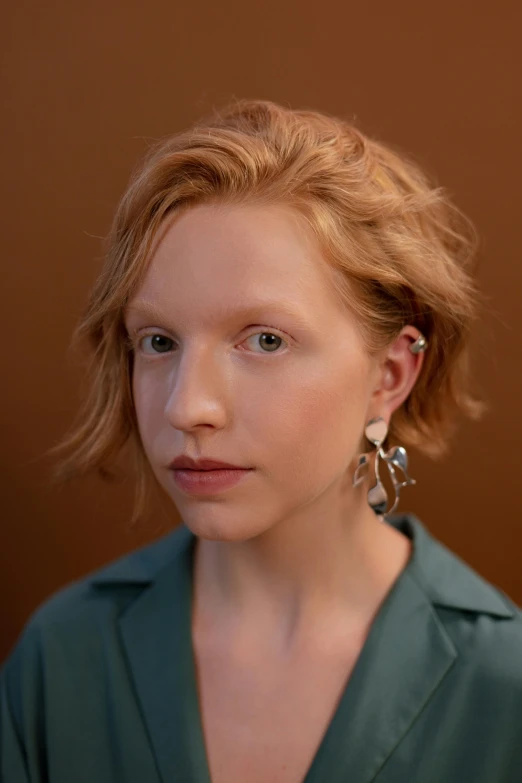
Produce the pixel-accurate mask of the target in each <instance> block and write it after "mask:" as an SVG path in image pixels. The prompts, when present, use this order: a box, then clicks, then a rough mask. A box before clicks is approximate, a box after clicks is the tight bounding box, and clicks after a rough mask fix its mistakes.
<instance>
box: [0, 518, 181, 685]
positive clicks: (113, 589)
mask: <svg viewBox="0 0 522 783" xmlns="http://www.w3.org/2000/svg"><path fill="white" fill-rule="evenodd" d="M191 535H192V534H191V533H190V532H189V531H188V530H187V528H186V527H184V526H180V527H179V528H176V530H174V531H173V532H171V533H169V534H168V535H166V536H163V537H162V538H160V539H158V540H155V541H153V542H151V543H149V544H146V545H145V546H142V547H140V548H138V549H135V550H133V551H131V552H129V553H127V554H125V555H123V556H121V557H119V558H117V559H116V560H113V561H112V562H109V563H106V564H105V565H103V566H101V567H100V568H98V569H96V570H94V571H92V572H90V573H88V574H86V575H85V576H83V577H81V578H79V579H77V580H75V581H73V582H70V583H68V584H66V585H64V586H63V587H62V588H60V589H59V590H57V591H55V592H54V593H52V594H51V595H50V596H48V598H46V599H45V600H44V601H43V602H42V603H41V604H40V605H39V606H38V607H37V608H36V609H35V610H34V611H33V612H32V614H31V615H29V617H28V619H27V621H26V623H25V625H24V627H23V629H22V632H21V633H20V635H19V637H18V639H17V640H16V643H15V645H14V647H13V649H12V650H11V652H10V654H9V656H8V658H7V660H6V661H5V662H4V664H3V673H6V672H9V673H10V674H13V673H15V671H16V670H18V669H20V667H33V668H34V667H35V666H37V664H38V661H39V659H40V658H41V656H42V655H43V654H45V652H47V651H48V650H49V649H50V648H53V647H54V648H56V644H57V642H58V641H59V642H60V643H64V642H67V640H70V641H71V643H72V641H73V640H74V644H75V646H77V647H81V645H82V644H85V646H86V648H89V646H92V644H93V643H95V641H94V640H95V639H96V638H99V634H94V635H93V634H92V631H93V629H94V630H97V631H100V630H101V628H102V627H103V626H107V625H110V624H111V623H113V622H114V620H115V619H116V618H117V617H118V616H119V615H120V614H121V613H122V612H123V611H124V610H125V609H126V607H127V606H128V605H129V604H130V603H132V601H133V600H135V598H136V597H137V596H138V595H139V594H140V593H141V592H142V591H143V590H144V589H146V588H147V586H148V585H149V584H151V583H152V582H153V581H154V579H155V577H156V576H157V574H158V573H159V572H160V571H161V570H162V569H163V568H164V567H166V566H167V565H168V564H169V563H171V562H172V561H173V559H175V557H176V554H177V553H178V552H181V551H183V549H184V547H185V546H186V545H187V544H188V542H189V540H190V537H191Z"/></svg>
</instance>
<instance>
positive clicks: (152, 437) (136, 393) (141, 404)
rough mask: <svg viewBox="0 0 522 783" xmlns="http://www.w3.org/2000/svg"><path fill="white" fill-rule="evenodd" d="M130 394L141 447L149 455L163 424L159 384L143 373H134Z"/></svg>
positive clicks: (162, 407)
mask: <svg viewBox="0 0 522 783" xmlns="http://www.w3.org/2000/svg"><path fill="white" fill-rule="evenodd" d="M132 394H133V401H134V408H135V411H136V418H137V420H138V427H139V431H140V436H141V440H142V443H143V447H144V449H145V451H146V452H147V454H148V456H149V457H151V456H152V451H153V449H154V445H155V443H156V440H157V438H158V436H159V434H160V432H161V429H162V427H164V426H165V424H164V402H163V403H162V401H161V399H160V394H161V386H158V384H157V383H156V384H154V383H151V382H150V378H149V379H148V378H147V376H146V375H145V374H140V373H136V374H135V375H134V377H133V380H132Z"/></svg>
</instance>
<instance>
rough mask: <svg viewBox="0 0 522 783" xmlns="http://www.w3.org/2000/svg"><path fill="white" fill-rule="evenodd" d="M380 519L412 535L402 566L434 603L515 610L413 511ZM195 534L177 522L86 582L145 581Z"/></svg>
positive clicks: (185, 552) (502, 612) (183, 553)
mask: <svg viewBox="0 0 522 783" xmlns="http://www.w3.org/2000/svg"><path fill="white" fill-rule="evenodd" d="M383 524H391V525H393V526H394V527H395V528H396V529H398V530H400V531H401V532H403V533H404V534H405V535H407V536H408V537H409V538H410V539H411V540H412V542H413V548H412V554H411V557H410V561H409V562H408V564H407V566H406V568H407V569H408V571H409V572H410V575H411V576H413V577H414V578H415V579H416V581H417V582H418V584H419V586H420V587H421V588H422V589H423V591H424V592H425V593H426V595H427V596H428V598H429V600H430V601H431V602H432V604H433V605H434V606H442V607H448V608H450V609H459V610H464V611H471V612H479V613H480V612H483V613H487V614H492V615H495V616H497V617H514V616H515V611H514V607H513V604H512V602H511V601H510V599H509V598H508V597H507V596H506V595H505V594H504V593H503V592H502V591H501V590H500V589H499V588H497V587H495V586H493V585H492V584H490V583H489V582H487V581H486V580H485V579H484V578H483V577H481V576H480V575H479V574H478V573H477V572H476V571H474V570H473V569H472V568H471V567H470V566H469V565H468V564H467V563H465V562H464V561H463V560H462V559H461V558H460V557H459V556H458V555H457V554H455V553H454V552H452V551H451V550H450V549H448V548H447V547H446V546H445V545H444V544H443V543H442V542H441V541H439V540H438V539H437V538H436V537H435V536H434V535H432V534H431V533H430V532H429V531H428V530H427V528H426V527H425V526H424V524H423V523H422V522H421V521H420V520H419V519H418V518H417V517H416V516H415V515H414V514H400V515H397V514H395V515H393V516H392V517H390V518H389V519H388V520H387V521H386V522H384V523H383ZM195 538H196V537H195V535H194V534H193V533H192V531H190V530H189V529H188V528H187V527H186V526H185V525H184V524H181V525H180V526H179V527H178V528H176V529H175V530H174V531H172V532H170V533H168V534H167V535H165V536H163V537H162V538H160V539H158V540H156V541H153V542H152V543H150V544H147V545H146V546H144V547H141V548H140V549H137V550H135V551H133V552H131V553H129V554H127V555H124V556H123V557H120V558H119V559H117V560H115V561H113V562H112V563H109V564H108V565H106V566H104V567H102V568H101V569H98V570H97V571H95V572H93V574H92V575H91V576H90V577H89V582H90V583H91V584H93V585H97V586H109V585H117V584H128V585H136V586H139V585H142V586H146V585H149V584H151V583H153V582H154V581H155V580H156V579H157V577H158V575H159V574H160V573H161V572H162V571H163V570H164V569H165V568H167V567H169V566H171V565H172V564H173V563H174V562H175V561H176V559H177V558H180V557H181V558H185V559H186V558H188V557H190V556H191V553H192V548H193V544H194V542H195Z"/></svg>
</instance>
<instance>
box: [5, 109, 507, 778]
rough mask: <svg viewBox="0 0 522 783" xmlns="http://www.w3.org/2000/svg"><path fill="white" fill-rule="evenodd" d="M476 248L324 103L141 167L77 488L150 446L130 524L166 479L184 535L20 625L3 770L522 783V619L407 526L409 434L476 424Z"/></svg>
mask: <svg viewBox="0 0 522 783" xmlns="http://www.w3.org/2000/svg"><path fill="white" fill-rule="evenodd" d="M474 255H475V235H474V233H473V229H472V228H471V227H470V224H469V222H468V221H467V220H466V219H465V218H464V217H463V216H462V215H461V213H460V212H459V211H458V210H457V209H456V208H455V207H454V206H452V204H451V203H450V202H449V200H448V198H447V197H446V195H445V193H444V192H443V191H442V190H441V189H440V188H435V187H433V186H432V185H431V184H430V182H429V181H428V178H427V177H426V176H425V175H424V174H423V173H422V172H420V171H419V169H418V167H417V166H416V165H415V164H413V163H412V162H410V161H408V160H406V159H405V158H404V157H403V156H402V155H399V154H397V153H395V152H393V151H391V150H390V149H388V148H387V147H385V146H384V145H382V144H380V143H378V142H376V141H374V140H371V139H369V138H367V137H366V136H365V135H363V134H362V133H361V132H360V131H359V130H357V129H356V128H355V127H353V126H352V125H351V124H349V123H348V122H345V121H342V120H338V119H336V118H333V117H330V116H326V115H323V114H319V113H315V112H310V111H292V110H290V109H287V108H283V107H281V106H278V105H277V104H274V103H271V102H266V101H238V102H235V103H234V104H232V105H231V106H229V107H228V108H226V109H225V110H224V111H222V112H220V113H216V114H215V115H214V116H213V117H211V118H209V119H207V120H205V121H202V122H200V123H199V124H197V125H195V126H194V127H192V128H190V129H189V130H187V131H186V132H184V133H180V134H177V135H174V136H172V137H169V138H166V139H164V140H162V141H161V142H160V143H159V144H158V145H157V146H156V147H155V148H154V149H153V150H152V151H151V152H150V153H149V155H148V156H147V159H146V161H145V163H144V164H143V166H142V167H141V169H140V170H139V171H137V172H136V174H135V175H134V177H133V179H132V182H131V183H130V185H129V187H128V189H127V191H126V193H125V195H124V196H123V199H122V201H121V204H120V206H119V209H118V211H117V214H116V217H115V220H114V224H113V227H112V230H111V233H110V236H109V241H108V248H107V258H106V263H105V267H104V269H103V272H102V274H101V276H100V278H99V280H98V281H97V283H96V285H95V287H94V289H93V291H92V292H91V297H90V302H89V304H88V308H87V311H86V313H85V316H84V318H83V320H82V322H81V324H80V326H79V329H78V333H77V334H78V336H79V337H86V338H87V339H88V340H89V342H90V345H91V347H92V349H93V353H92V356H93V358H92V363H91V365H90V374H91V375H90V377H91V392H90V394H89V395H88V396H87V397H86V402H85V407H84V409H83V411H82V412H81V418H80V421H79V423H78V426H77V427H76V429H75V430H74V431H73V432H72V433H71V434H70V436H69V437H68V438H67V439H66V441H65V442H64V444H63V445H62V448H63V449H64V450H65V451H66V452H67V455H68V456H67V457H65V458H63V461H62V474H63V475H72V474H73V473H74V472H81V471H85V470H87V469H92V468H96V469H98V470H99V471H102V473H103V475H105V474H106V466H107V465H108V463H109V461H110V458H111V457H112V456H113V455H114V454H116V453H117V452H118V451H119V449H120V448H121V447H122V446H123V445H124V444H125V443H126V442H129V443H130V444H132V445H133V447H134V449H135V454H136V459H137V476H138V481H139V483H138V485H137V488H138V495H137V499H136V514H135V518H136V519H137V518H138V517H139V516H140V514H141V513H142V512H143V510H144V509H145V507H146V494H147V487H149V486H155V487H157V488H159V489H160V490H161V492H162V493H163V497H166V498H168V499H169V500H170V501H172V503H171V508H172V510H174V509H173V506H175V507H176V508H177V510H178V512H179V514H180V516H181V519H182V522H183V524H182V525H181V526H180V527H178V528H176V529H175V530H174V531H173V532H171V533H169V534H168V535H166V536H164V537H163V538H161V539H159V540H157V541H155V542H153V543H152V544H149V545H148V546H145V547H143V548H141V549H139V550H137V551H135V552H133V553H131V554H129V555H126V556H125V557H122V558H120V559H119V560H117V561H116V562H113V563H111V564H109V565H107V566H106V567H104V568H102V569H100V570H98V571H97V572H96V573H93V574H91V575H89V576H88V577H86V578H84V579H81V580H79V581H77V582H75V583H74V584H71V585H69V586H67V587H65V588H63V589H62V590H61V591H59V592H58V593H56V594H55V595H54V596H52V597H51V598H50V599H48V600H47V601H46V602H45V603H44V604H43V605H42V606H40V607H39V608H38V609H37V610H36V612H35V613H34V614H33V615H32V617H31V618H30V619H29V621H28V623H27V625H26V627H25V629H24V631H23V633H22V634H21V637H20V639H19V640H18V642H17V644H16V645H15V648H14V650H13V651H12V652H11V654H10V656H9V658H8V660H7V662H6V664H5V665H4V668H3V672H2V685H1V688H2V690H1V698H2V746H1V752H2V772H3V775H4V778H5V780H6V781H8V782H9V783H22V781H24V783H25V781H32V782H33V781H38V782H39V783H40V782H41V781H42V782H43V781H49V783H62V782H63V783H72V782H73V781H74V783H83V782H84V781H85V783H104V782H105V781H125V782H126V783H134V781H136V783H144V781H147V783H154V782H155V781H163V782H164V783H167V781H169V782H170V783H175V782H176V781H177V782H178V783H181V782H182V781H183V782H184V783H187V782H188V781H190V782H191V783H192V782H194V783H209V781H212V783H239V782H240V783H267V782H268V781H270V783H287V781H288V783H298V781H299V782H301V781H305V783H323V782H324V783H341V781H343V782H344V781H350V783H369V782H370V781H377V782H378V783H392V782H393V783H395V782H396V781H400V782H401V783H403V782H404V781H408V782H412V781H419V782H420V783H441V782H442V781H444V783H464V782H466V783H467V781H470V782H471V781H473V783H508V781H509V783H515V781H520V780H522V748H521V743H520V736H521V731H522V729H521V727H522V617H521V612H520V610H519V608H518V607H517V606H516V605H515V604H514V603H513V602H512V601H511V600H510V599H509V598H508V597H507V596H506V595H504V594H503V593H502V592H501V591H500V590H498V589H497V588H495V587H494V586H493V585H491V584H489V583H488V582H486V581H485V580H484V579H482V578H481V577H480V576H479V575H478V574H477V573H476V572H475V571H473V570H472V569H471V568H470V567H469V566H467V565H466V564H465V563H464V562H463V561H461V560H460V559H459V558H458V557H457V556H456V555H455V554H453V553H452V552H451V551H449V550H448V549H446V548H445V547H444V546H443V545H442V544H441V543H440V542H438V541H437V540H436V538H434V537H433V536H432V535H431V534H430V533H429V532H428V530H427V529H426V528H425V527H424V525H423V524H422V523H421V522H420V521H419V520H418V519H417V518H416V517H414V516H412V515H411V514H394V515H393V516H392V515H391V514H392V512H393V511H394V509H395V507H396V505H397V502H398V500H399V496H400V491H401V489H402V488H403V487H405V486H407V485H408V484H410V483H413V479H411V478H410V477H409V467H408V461H407V452H406V447H409V446H413V447H415V448H417V449H418V450H419V451H421V452H424V453H426V454H429V455H432V456H436V455H438V454H441V453H443V451H444V449H445V448H446V446H447V442H448V438H449V435H450V433H451V430H452V427H453V423H454V419H455V414H457V413H459V412H460V413H464V414H466V415H468V416H471V417H472V418H477V417H478V416H479V414H480V412H481V407H482V406H481V403H480V402H479V401H477V400H475V399H474V398H473V396H472V394H471V393H470V389H469V387H470V380H469V375H468V354H469V333H470V327H471V325H472V322H473V320H474V318H475V315H476V313H477V308H478V304H479V295H478V293H477V290H476V287H475V283H474V279H473V274H472V272H473V259H474ZM216 462H217V463H226V465H225V467H223V466H221V467H220V466H219V464H216ZM386 487H387V489H386Z"/></svg>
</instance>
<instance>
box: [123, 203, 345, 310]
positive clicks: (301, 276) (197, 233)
mask: <svg viewBox="0 0 522 783" xmlns="http://www.w3.org/2000/svg"><path fill="white" fill-rule="evenodd" d="M138 301H139V302H143V301H145V302H147V303H148V305H145V306H144V308H143V309H144V310H146V308H147V307H148V309H149V311H150V310H151V308H156V309H160V310H161V309H162V307H163V305H164V306H165V308H168V309H171V308H172V307H173V306H175V307H176V309H177V310H178V311H181V312H183V313H186V314H187V317H188V314H189V313H190V312H197V313H198V314H199V315H200V316H201V314H202V313H204V314H207V315H208V316H209V317H212V315H213V314H216V315H217V314H222V315H227V314H228V313H229V312H230V311H236V310H237V309H238V308H239V309H240V308H242V307H244V306H246V305H248V303H251V304H252V306H255V307H257V306H259V307H262V306H263V304H264V303H266V305H267V306H270V305H278V304H280V305H282V306H286V308H287V309H288V310H292V311H293V312H295V314H296V315H299V314H301V316H303V317H304V316H305V315H308V316H309V318H312V317H313V316H314V314H315V315H316V316H318V315H321V314H323V316H324V313H325V311H328V310H331V309H332V308H333V307H336V306H338V305H337V304H336V297H335V293H334V291H333V289H332V285H331V276H330V271H329V269H328V267H327V264H326V261H325V260H324V258H323V256H322V253H321V249H320V246H319V243H318V242H317V240H316V238H315V235H314V234H313V231H312V229H311V227H310V226H309V225H308V223H307V222H306V220H305V218H304V217H303V216H302V215H300V214H299V213H298V212H297V211H296V210H294V209H292V208H291V207H284V206H280V205H277V206H273V205H272V206H267V205H240V206H228V205H227V206H226V205H199V206H196V207H193V208H190V209H188V210H187V211H185V212H184V213H182V214H181V215H179V216H174V218H170V219H168V221H167V222H166V223H165V224H164V226H163V227H162V229H161V233H160V234H159V236H158V240H157V244H156V247H155V249H154V251H153V254H152V257H151V260H150V263H149V266H148V269H147V272H146V274H145V277H144V280H143V281H142V284H141V286H140V288H139V290H138V291H137V292H136V293H135V295H134V297H133V300H132V302H131V303H130V305H131V308H132V305H133V304H134V303H137V302H138Z"/></svg>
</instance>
